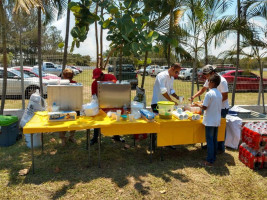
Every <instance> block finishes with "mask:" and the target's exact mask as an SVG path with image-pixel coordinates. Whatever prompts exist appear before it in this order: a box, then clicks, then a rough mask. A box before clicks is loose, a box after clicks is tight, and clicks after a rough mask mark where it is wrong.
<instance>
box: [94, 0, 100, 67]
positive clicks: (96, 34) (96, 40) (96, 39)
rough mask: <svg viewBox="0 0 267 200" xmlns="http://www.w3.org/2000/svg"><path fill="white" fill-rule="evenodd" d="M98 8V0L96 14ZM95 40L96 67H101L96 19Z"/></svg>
mask: <svg viewBox="0 0 267 200" xmlns="http://www.w3.org/2000/svg"><path fill="white" fill-rule="evenodd" d="M97 10H98V2H97V3H96V8H95V14H96V15H97ZM95 42H96V68H98V67H99V62H98V61H99V60H98V54H99V46H98V30H97V21H95Z"/></svg>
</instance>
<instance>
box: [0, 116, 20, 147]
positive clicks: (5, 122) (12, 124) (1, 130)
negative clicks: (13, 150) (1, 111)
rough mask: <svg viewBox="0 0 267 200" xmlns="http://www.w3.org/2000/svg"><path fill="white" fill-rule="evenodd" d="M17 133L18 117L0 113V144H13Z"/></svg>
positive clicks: (3, 145)
mask: <svg viewBox="0 0 267 200" xmlns="http://www.w3.org/2000/svg"><path fill="white" fill-rule="evenodd" d="M18 135H19V124H18V117H17V116H4V115H0V146H2V147H8V146H11V145H13V144H15V143H16V139H17V137H18Z"/></svg>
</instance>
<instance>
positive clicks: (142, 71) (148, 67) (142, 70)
mask: <svg viewBox="0 0 267 200" xmlns="http://www.w3.org/2000/svg"><path fill="white" fill-rule="evenodd" d="M150 68H151V66H147V67H146V74H145V75H146V76H148V71H149V70H150ZM137 73H138V74H141V75H143V73H144V67H142V68H141V69H140V70H138V71H137Z"/></svg>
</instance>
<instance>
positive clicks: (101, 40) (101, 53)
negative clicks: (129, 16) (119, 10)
mask: <svg viewBox="0 0 267 200" xmlns="http://www.w3.org/2000/svg"><path fill="white" fill-rule="evenodd" d="M103 11H104V7H103V6H101V16H103ZM100 67H101V69H104V68H103V28H102V26H101V28H100Z"/></svg>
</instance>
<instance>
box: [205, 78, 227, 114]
mask: <svg viewBox="0 0 267 200" xmlns="http://www.w3.org/2000/svg"><path fill="white" fill-rule="evenodd" d="M220 77H221V82H220V85H218V87H217V89H218V90H219V91H220V92H221V93H225V92H228V83H227V80H226V79H225V78H224V77H223V76H220ZM203 87H206V88H209V81H208V79H207V80H206V81H205V84H204V85H203ZM225 108H226V109H228V108H229V103H228V99H226V100H224V101H223V102H222V109H225Z"/></svg>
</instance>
